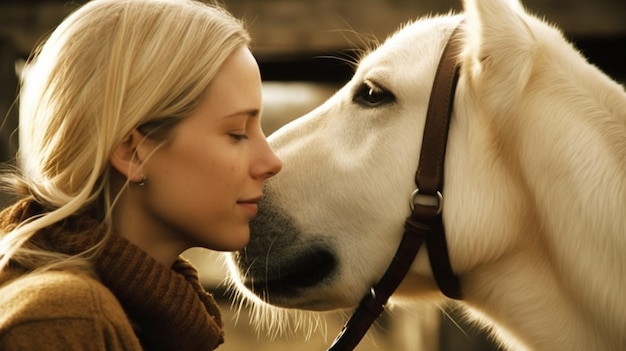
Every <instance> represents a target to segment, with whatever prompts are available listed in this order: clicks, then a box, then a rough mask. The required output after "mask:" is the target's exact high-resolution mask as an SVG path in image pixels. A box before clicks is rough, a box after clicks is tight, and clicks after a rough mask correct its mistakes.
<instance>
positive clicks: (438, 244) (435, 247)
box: [328, 26, 462, 351]
mask: <svg viewBox="0 0 626 351" xmlns="http://www.w3.org/2000/svg"><path fill="white" fill-rule="evenodd" d="M458 33H459V26H457V28H455V29H454V32H452V35H451V36H450V39H449V40H448V43H447V44H446V46H445V48H444V50H443V53H442V55H441V60H440V61H439V66H438V67H437V72H436V74H435V80H434V82H433V88H432V92H431V95H430V101H429V105H428V113H427V115H426V124H425V126H424V136H423V140H422V148H421V155H420V160H419V166H418V169H417V172H416V174H415V184H416V185H417V189H416V190H415V191H414V192H413V194H412V195H411V209H412V213H411V215H410V216H409V217H408V218H407V219H406V222H405V224H404V235H403V236H402V240H401V242H400V245H399V247H398V250H397V251H396V255H395V256H394V258H393V261H392V262H391V264H390V265H389V267H388V268H387V271H386V272H385V274H384V275H383V277H382V278H381V279H380V281H379V282H378V283H376V285H374V286H373V287H372V288H371V289H370V293H369V294H368V295H366V296H365V297H364V298H363V299H362V300H361V303H360V304H359V307H357V309H356V310H355V311H354V314H353V315H352V317H351V318H350V319H349V320H348V322H347V323H346V325H345V326H344V327H343V330H342V331H341V333H340V334H339V335H338V336H337V338H336V339H335V341H334V342H333V344H332V345H331V346H330V348H329V349H328V351H348V350H353V349H354V348H355V347H356V346H357V345H358V344H359V342H360V341H361V339H362V338H363V337H364V336H365V334H366V333H367V330H368V329H369V328H370V326H371V325H372V324H373V323H374V321H375V320H376V319H377V318H378V316H380V314H381V313H382V312H383V311H384V309H385V304H386V303H387V300H388V299H389V297H390V296H391V294H393V292H394V291H395V290H396V288H397V287H398V286H399V285H400V283H401V282H402V280H403V279H404V277H405V276H406V274H407V273H408V271H409V269H410V268H411V265H412V264H413V261H414V259H415V256H416V255H417V252H418V251H419V248H420V246H421V245H422V243H424V242H425V243H426V246H427V247H428V255H429V260H430V265H431V268H432V270H433V274H434V277H435V281H436V282H437V285H438V286H439V289H440V290H441V291H442V292H443V294H444V295H446V296H448V297H450V298H453V299H461V298H462V295H461V286H460V283H459V279H458V277H457V276H456V275H455V274H454V272H453V271H452V267H451V266H450V260H449V257H448V249H447V244H446V237H445V234H444V228H443V221H442V217H441V209H442V207H443V197H442V195H441V193H442V187H443V164H444V156H445V151H446V144H447V139H448V128H449V125H450V116H451V114H452V105H453V102H454V94H455V91H456V84H457V81H458V78H459V65H458V64H457V58H458V54H459V52H460V40H458V39H457V35H458Z"/></svg>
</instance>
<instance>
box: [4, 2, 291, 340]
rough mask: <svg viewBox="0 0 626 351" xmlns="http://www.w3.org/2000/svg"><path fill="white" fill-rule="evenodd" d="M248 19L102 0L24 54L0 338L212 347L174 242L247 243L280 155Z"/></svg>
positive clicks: (211, 330)
mask: <svg viewBox="0 0 626 351" xmlns="http://www.w3.org/2000/svg"><path fill="white" fill-rule="evenodd" d="M248 41H249V38H248V34H247V33H246V31H245V30H244V28H243V27H242V24H241V23H240V22H239V21H237V20H236V19H234V18H233V17H232V16H231V15H230V14H228V13H227V12H226V11H225V10H223V9H221V8H220V7H218V6H217V5H213V6H209V5H205V4H202V3H199V2H194V1H191V0H94V1H92V2H90V3H87V4H86V5H84V6H83V7H81V8H80V9H78V10H77V11H76V12H75V13H73V14H72V15H70V16H69V17H68V18H67V19H66V20H65V21H63V23H62V24H61V25H60V26H59V27H58V28H57V29H56V30H55V31H54V32H53V33H52V34H51V36H50V37H49V39H48V40H47V41H46V42H45V43H44V44H43V46H42V47H41V49H40V51H39V52H38V53H36V54H35V56H34V58H33V59H32V60H31V62H30V64H29V65H28V70H27V72H26V74H25V78H24V83H23V86H22V89H21V96H20V141H21V145H20V152H19V154H18V160H17V161H18V167H19V168H18V170H17V171H15V172H12V173H7V174H5V175H4V178H3V180H4V182H5V183H6V184H10V185H11V189H12V191H13V192H14V194H16V195H17V196H18V198H19V201H17V202H16V203H15V204H14V205H13V206H10V207H8V208H7V209H5V210H4V211H3V212H2V213H1V214H0V228H1V231H0V238H1V239H0V349H2V350H31V349H32V350H34V349H42V347H43V345H45V349H46V350H57V349H58V350H78V349H80V350H87V349H89V350H141V349H146V350H157V349H163V350H174V349H176V350H211V349H214V348H216V347H217V346H218V345H219V344H221V343H222V342H223V330H222V321H221V318H220V313H219V309H218V307H217V305H216V303H215V301H214V299H213V297H212V296H211V295H210V294H208V293H206V292H205V291H204V290H203V288H202V287H201V285H200V283H199V281H198V275H197V272H196V270H195V269H194V268H193V267H192V266H191V265H190V264H189V263H188V262H186V261H185V260H184V259H182V258H180V257H179V255H180V254H181V253H182V252H183V251H185V250H186V249H188V248H191V247H204V248H209V249H213V250H219V251H232V250H238V249H240V248H242V247H243V246H244V245H245V244H246V243H247V242H248V239H249V229H248V222H249V221H250V220H251V219H252V218H253V217H254V216H255V215H256V212H257V203H258V202H259V201H260V199H261V196H262V192H261V189H262V186H263V183H264V181H265V180H266V179H267V178H269V177H271V176H272V175H274V174H276V173H277V172H279V171H280V168H281V163H280V160H279V159H278V158H277V157H276V155H275V154H274V153H273V152H272V151H271V149H270V148H269V146H268V144H267V142H266V140H265V136H264V135H263V132H262V131H261V127H260V121H259V119H260V109H261V80H260V74H259V69H258V65H257V63H256V61H255V60H254V57H253V56H252V54H251V53H250V51H249V49H248V48H247V45H248Z"/></svg>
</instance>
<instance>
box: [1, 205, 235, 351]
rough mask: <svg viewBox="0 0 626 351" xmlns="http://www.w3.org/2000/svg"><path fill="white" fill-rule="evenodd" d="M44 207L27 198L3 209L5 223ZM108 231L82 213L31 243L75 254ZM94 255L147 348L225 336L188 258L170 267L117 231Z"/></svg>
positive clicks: (195, 345)
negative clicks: (117, 233)
mask: <svg viewBox="0 0 626 351" xmlns="http://www.w3.org/2000/svg"><path fill="white" fill-rule="evenodd" d="M41 211H42V208H41V207H40V206H39V205H38V204H37V203H35V202H33V201H32V200H22V201H20V202H18V203H16V204H15V205H13V206H12V207H10V208H8V209H6V210H4V211H3V212H2V214H0V225H1V226H2V227H3V228H7V226H11V225H12V224H13V225H14V224H17V223H19V222H20V221H21V220H23V219H25V218H29V217H31V216H33V215H37V214H39V213H41ZM104 234H105V230H104V229H103V228H102V226H101V225H100V223H99V222H98V221H97V220H95V219H93V218H91V217H89V216H86V215H78V216H72V217H70V218H67V219H65V220H63V221H60V222H58V223H56V224H54V225H52V226H50V227H48V228H45V229H43V230H41V231H39V232H38V233H37V234H36V235H35V236H34V237H33V238H31V240H30V242H29V243H30V244H34V245H36V246H38V247H42V248H45V249H49V250H55V251H58V252H62V253H66V254H70V255H73V254H77V253H80V252H83V251H84V250H86V249H88V248H90V247H92V246H93V245H95V244H96V243H98V242H99V241H100V240H101V239H102V238H104ZM90 261H91V263H92V264H93V266H94V268H95V271H96V273H97V274H98V275H99V277H100V279H101V281H102V283H103V284H104V285H105V286H107V287H108V288H109V289H110V290H111V291H112V292H113V294H114V295H115V296H116V297H117V299H118V300H119V302H120V304H121V305H122V307H123V308H124V309H125V310H126V312H127V314H128V315H129V317H130V319H131V320H132V321H133V322H134V323H135V325H136V326H138V328H136V332H137V336H138V337H139V339H140V341H141V343H142V345H143V346H144V348H145V349H146V350H213V349H215V348H216V347H217V346H218V345H220V344H221V343H222V342H223V324H222V320H221V314H220V311H219V307H218V306H217V303H216V302H215V300H214V298H213V296H212V295H211V294H209V293H207V292H206V291H205V290H204V289H203V288H202V286H201V284H200V282H199V279H198V273H197V271H196V270H195V268H194V267H193V266H192V265H191V264H190V263H189V262H187V261H186V260H184V259H183V258H179V259H177V260H176V262H175V263H174V264H173V265H172V267H171V268H167V267H165V266H163V265H162V264H160V263H159V262H157V261H156V260H154V259H152V258H151V257H150V256H148V255H147V254H146V253H145V252H144V251H142V250H141V249H139V248H138V247H137V246H135V245H133V244H132V243H131V242H129V241H128V240H126V239H125V238H123V237H121V236H119V235H115V234H112V235H110V236H108V237H107V238H106V240H105V241H104V242H103V244H102V246H101V249H100V250H99V251H98V253H97V254H96V255H95V256H94V257H92V258H91V259H90Z"/></svg>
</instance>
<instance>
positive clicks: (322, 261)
mask: <svg viewBox="0 0 626 351" xmlns="http://www.w3.org/2000/svg"><path fill="white" fill-rule="evenodd" d="M334 268H335V257H334V256H333V255H332V254H331V253H330V252H328V251H321V252H316V253H314V254H311V255H308V256H303V257H300V258H299V260H298V262H294V263H292V265H291V267H290V270H288V271H287V272H286V273H287V274H285V275H284V276H282V277H279V278H278V280H279V281H280V282H281V284H283V285H287V286H290V287H296V288H304V287H310V286H313V285H315V284H317V283H319V282H320V281H322V280H324V278H326V277H328V276H329V275H330V274H331V272H332V271H333V269H334Z"/></svg>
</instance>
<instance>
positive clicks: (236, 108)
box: [134, 47, 282, 251]
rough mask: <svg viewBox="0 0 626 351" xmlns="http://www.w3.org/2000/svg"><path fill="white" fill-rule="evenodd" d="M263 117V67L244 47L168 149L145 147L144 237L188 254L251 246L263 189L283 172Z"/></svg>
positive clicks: (149, 143) (182, 124) (174, 132)
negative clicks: (189, 250)
mask: <svg viewBox="0 0 626 351" xmlns="http://www.w3.org/2000/svg"><path fill="white" fill-rule="evenodd" d="M260 111H261V77H260V73H259V68H258V65H257V63H256V60H255V59H254V57H253V56H252V54H251V52H250V51H249V50H248V49H247V48H245V47H242V48H241V49H238V50H237V51H235V52H234V53H233V54H232V55H231V56H230V57H229V58H228V59H227V60H226V61H225V63H224V64H223V66H222V67H221V68H220V70H219V72H218V73H217V75H216V76H215V79H214V80H213V82H212V83H211V85H210V86H209V87H208V89H207V91H206V93H205V95H204V96H203V98H202V100H201V101H200V104H199V106H198V107H197V109H196V110H195V111H194V112H193V113H192V114H191V115H189V116H187V117H185V118H183V120H182V121H181V122H179V124H178V125H177V126H175V127H174V129H173V130H172V134H171V138H170V139H169V140H168V141H167V142H165V144H164V145H161V146H159V147H157V148H155V147H154V146H155V145H157V144H158V143H157V142H154V141H148V139H145V140H144V142H143V143H142V144H140V145H139V146H138V149H137V152H138V155H139V157H143V158H144V159H145V162H144V163H143V171H144V174H145V176H146V185H145V186H144V187H141V188H137V187H135V188H134V189H135V190H136V191H139V192H142V196H141V197H142V201H143V204H142V206H141V207H142V208H143V209H144V211H142V212H143V213H142V216H144V220H145V222H146V223H145V225H147V226H148V227H149V228H144V230H150V231H151V235H153V234H154V235H156V237H154V239H155V240H163V241H164V242H168V241H170V242H173V243H174V245H180V247H181V248H182V249H183V250H184V249H186V248H188V247H194V246H200V247H205V248H209V249H213V250H219V251H234V250H238V249H241V248H242V247H243V246H245V245H246V244H247V243H248V240H249V236H250V231H249V227H248V223H249V222H250V220H251V219H252V218H253V217H254V216H255V215H256V214H257V210H258V208H257V203H258V202H259V201H260V199H261V196H262V188H263V183H264V181H265V180H266V179H268V178H269V177H271V176H273V175H274V174H276V173H278V172H279V171H280V169H281V167H282V164H281V162H280V160H279V159H278V158H277V156H276V155H275V154H274V152H273V151H272V150H271V149H270V147H269V145H268V144H267V141H266V139H265V135H264V134H263V131H262V130H261V125H260ZM142 149H143V150H142ZM154 150H156V151H154ZM151 240H152V239H151Z"/></svg>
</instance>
